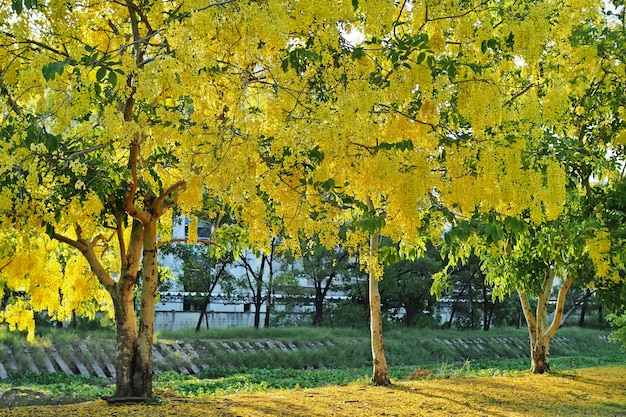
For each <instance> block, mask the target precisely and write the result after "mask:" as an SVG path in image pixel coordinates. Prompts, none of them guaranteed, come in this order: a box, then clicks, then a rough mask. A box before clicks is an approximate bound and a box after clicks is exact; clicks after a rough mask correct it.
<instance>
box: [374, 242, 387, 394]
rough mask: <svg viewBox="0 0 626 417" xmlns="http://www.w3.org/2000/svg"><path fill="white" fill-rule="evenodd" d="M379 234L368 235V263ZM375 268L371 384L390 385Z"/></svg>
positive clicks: (375, 255)
mask: <svg viewBox="0 0 626 417" xmlns="http://www.w3.org/2000/svg"><path fill="white" fill-rule="evenodd" d="M378 239H379V233H378V232H375V233H372V234H371V235H370V259H371V261H370V262H374V260H375V259H376V258H377V256H378V255H377V252H378ZM374 270H375V268H373V267H372V265H370V271H369V295H370V300H369V301H370V331H371V338H372V340H371V342H372V359H373V365H374V369H373V374H372V382H373V383H374V384H376V385H385V386H386V385H391V380H390V378H389V369H388V368H387V359H385V343H384V340H383V320H382V313H381V307H380V292H379V291H378V280H379V279H380V277H378V276H376V275H375V273H374Z"/></svg>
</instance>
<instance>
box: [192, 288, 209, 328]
mask: <svg viewBox="0 0 626 417" xmlns="http://www.w3.org/2000/svg"><path fill="white" fill-rule="evenodd" d="M210 301H211V296H210V295H207V296H206V297H204V299H203V300H202V311H200V317H198V323H196V333H198V332H199V331H200V327H202V319H203V318H205V317H206V310H207V308H208V307H209V303H210ZM206 327H207V329H208V328H209V319H208V318H207V326H206Z"/></svg>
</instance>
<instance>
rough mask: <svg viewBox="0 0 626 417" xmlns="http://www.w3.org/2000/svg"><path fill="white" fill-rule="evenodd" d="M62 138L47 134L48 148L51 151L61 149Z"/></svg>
mask: <svg viewBox="0 0 626 417" xmlns="http://www.w3.org/2000/svg"><path fill="white" fill-rule="evenodd" d="M59 144H60V140H59V137H58V136H55V135H50V134H48V135H46V149H48V151H50V152H54V151H56V150H58V149H59Z"/></svg>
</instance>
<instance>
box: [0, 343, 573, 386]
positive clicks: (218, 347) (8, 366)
mask: <svg viewBox="0 0 626 417" xmlns="http://www.w3.org/2000/svg"><path fill="white" fill-rule="evenodd" d="M342 343H344V344H345V343H346V341H343V342H342ZM347 343H353V344H363V343H364V341H361V340H352V341H348V342H347ZM438 343H439V345H443V346H445V347H446V349H445V352H443V351H442V352H441V355H442V356H441V357H442V359H443V358H444V356H445V359H447V360H451V361H452V360H463V359H467V358H471V359H483V358H525V357H528V351H529V348H528V340H527V339H526V338H522V337H502V338H499V337H489V338H454V339H443V338H442V339H439V340H438ZM569 343H570V341H569V339H568V338H566V337H557V338H555V339H554V340H553V342H552V346H553V348H555V350H556V349H558V348H559V347H561V346H567V345H568V344H569ZM495 345H497V346H498V349H497V353H496V350H494V346H495ZM334 347H335V345H334V344H333V342H331V341H324V342H321V341H299V342H297V343H296V342H289V341H279V340H268V339H259V340H254V341H232V340H193V341H189V342H180V341H168V340H163V341H160V342H158V343H157V344H155V345H154V347H153V357H154V369H155V372H163V371H174V372H180V373H183V374H187V375H195V374H199V373H200V372H201V371H202V369H207V368H210V367H224V366H229V364H228V363H216V362H217V361H218V360H221V359H217V358H216V356H218V354H219V353H224V352H227V353H230V354H234V355H246V354H267V355H270V354H276V352H280V353H281V354H286V355H288V354H289V353H290V352H293V353H295V352H297V351H299V350H303V349H304V350H306V349H309V350H317V351H320V350H322V351H323V350H327V351H328V354H329V355H331V354H332V351H333V349H334ZM415 355H416V357H419V355H420V352H419V351H417V350H416V352H415ZM222 357H223V355H222ZM25 371H32V372H64V373H67V374H82V375H92V376H98V377H103V378H111V377H114V376H115V341H114V340H106V341H103V340H81V341H78V342H76V343H74V344H72V345H63V346H58V348H57V347H55V346H52V345H47V346H29V347H27V348H24V347H23V346H18V347H17V348H12V347H10V346H8V345H0V379H6V378H7V377H8V375H9V374H10V373H18V372H25Z"/></svg>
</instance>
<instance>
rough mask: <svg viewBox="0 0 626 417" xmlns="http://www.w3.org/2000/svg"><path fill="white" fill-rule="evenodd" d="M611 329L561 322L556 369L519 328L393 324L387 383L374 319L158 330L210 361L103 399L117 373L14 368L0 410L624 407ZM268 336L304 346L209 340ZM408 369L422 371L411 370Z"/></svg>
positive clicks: (582, 411)
mask: <svg viewBox="0 0 626 417" xmlns="http://www.w3.org/2000/svg"><path fill="white" fill-rule="evenodd" d="M605 335H606V332H602V331H599V330H591V329H578V328H565V329H562V330H561V331H559V336H558V337H559V338H560V339H559V342H558V343H555V344H554V345H553V347H552V350H551V352H552V360H551V364H552V369H553V370H554V371H555V372H553V373H552V374H550V375H530V374H529V373H528V371H527V370H528V368H529V366H530V361H529V359H528V358H526V357H520V355H523V354H526V355H527V352H526V346H527V339H526V338H527V333H526V331H524V330H515V329H500V330H497V331H490V332H482V331H475V332H467V331H466V332H451V331H436V330H431V331H425V330H417V329H415V330H406V329H390V330H389V331H387V332H386V334H385V336H386V344H387V352H388V362H389V364H390V373H391V376H392V380H393V381H394V384H393V386H392V387H391V388H381V387H374V386H371V385H370V384H369V382H368V381H369V375H370V372H371V365H370V361H371V357H370V356H369V355H370V353H369V335H368V333H367V331H355V330H341V329H311V328H290V329H289V328H287V329H265V330H263V329H261V330H258V331H254V330H250V329H232V330H208V331H207V330H205V331H203V332H200V333H193V332H174V333H171V332H162V333H160V334H158V335H157V341H156V343H169V342H171V341H180V342H185V343H190V344H193V345H194V346H195V347H196V349H197V350H198V351H199V352H202V354H203V356H202V360H203V363H198V365H199V366H200V365H202V364H203V365H204V369H203V370H202V371H201V373H200V374H199V375H196V376H186V375H182V374H180V373H176V372H171V371H159V373H157V375H155V380H154V387H155V392H156V393H157V398H158V401H157V404H155V405H150V406H146V405H134V406H108V405H107V404H106V403H105V402H103V401H99V400H98V399H99V398H101V397H102V396H107V395H111V394H112V393H113V381H111V380H110V379H106V378H97V377H85V376H80V375H65V374H62V373H51V374H49V373H32V372H18V373H13V374H11V375H10V376H9V378H8V379H6V380H3V381H0V415H2V416H5V415H6V416H30V415H33V416H35V415H37V416H52V415H67V416H72V415H76V416H82V415H84V416H110V415H119V416H126V415H129V416H131V415H133V416H135V415H136V416H151V417H153V416H154V417H156V416H161V415H163V416H165V415H186V416H196V415H198V416H270V415H285V416H300V415H301V416H317V415H319V416H322V415H336V416H343V415H346V416H348V415H350V416H353V417H358V416H367V415H381V416H382V415H388V416H394V415H397V416H409V415H411V416H420V415H433V416H435V415H437V416H440V415H443V416H445V415H468V416H472V415H476V416H479V415H480V416H509V415H512V416H514V415H523V416H526V415H527V416H557V415H568V416H585V415H589V416H626V389H625V388H624V387H625V386H626V354H625V353H624V352H621V351H620V349H619V346H617V345H615V344H613V343H609V342H607V341H606V338H605ZM113 336H114V335H113V334H112V333H111V334H108V333H106V332H105V333H86V334H81V333H68V332H67V331H52V332H49V333H45V334H43V335H41V336H40V338H39V339H38V340H36V341H35V345H36V344H37V343H39V344H42V345H43V344H53V345H55V346H57V349H58V350H60V351H61V350H63V348H64V347H67V346H71V345H72V344H75V343H77V342H78V341H83V342H84V341H85V340H90V339H91V340H93V339H96V340H95V342H96V343H99V344H104V343H109V342H111V340H110V339H111V338H112V337H113ZM263 340H274V341H282V342H285V343H286V344H287V343H289V344H291V345H292V346H297V347H298V348H297V349H295V350H293V351H288V352H286V351H283V350H280V349H277V350H263V351H258V352H257V351H245V352H244V351H232V350H228V349H222V350H215V349H213V348H211V347H210V346H212V345H213V346H214V345H215V342H216V341H228V342H229V343H231V345H234V344H235V342H237V343H242V344H244V343H246V342H247V343H248V344H254V343H255V342H256V341H263ZM0 341H1V342H2V344H4V345H11V346H13V347H14V350H16V348H17V347H20V346H22V345H21V343H24V342H23V340H21V339H19V336H18V335H15V334H7V333H1V332H0ZM312 341H316V342H323V343H318V346H322V347H318V348H307V346H310V345H311V342H312ZM23 347H24V348H25V349H26V348H28V347H27V346H26V345H24V346H23ZM31 349H33V348H32V347H31ZM201 349H205V350H204V351H202V350H201ZM212 349H213V350H212ZM414 371H417V372H414ZM410 374H414V375H417V376H419V377H420V379H419V380H411V379H410V378H409V377H408V376H409V375H410Z"/></svg>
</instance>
